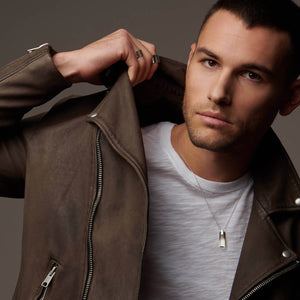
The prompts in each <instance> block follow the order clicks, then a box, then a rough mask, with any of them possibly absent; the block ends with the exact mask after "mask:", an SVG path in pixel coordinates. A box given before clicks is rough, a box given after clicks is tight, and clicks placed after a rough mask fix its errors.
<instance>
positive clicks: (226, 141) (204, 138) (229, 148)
mask: <svg viewBox="0 0 300 300" xmlns="http://www.w3.org/2000/svg"><path fill="white" fill-rule="evenodd" d="M182 111H183V117H184V120H185V124H186V128H187V132H188V135H189V138H190V140H191V142H192V144H193V145H194V146H196V147H198V148H202V149H206V150H208V151H212V152H233V151H234V152H236V149H235V148H236V146H237V141H238V140H239V137H238V136H235V134H234V133H232V132H228V131H227V130H226V131H225V130H222V129H220V128H218V127H216V126H212V125H205V128H203V127H202V126H201V127H196V126H195V125H194V124H193V117H194V115H193V110H192V109H189V108H188V106H187V104H186V100H185V99H184V100H183V106H182Z"/></svg>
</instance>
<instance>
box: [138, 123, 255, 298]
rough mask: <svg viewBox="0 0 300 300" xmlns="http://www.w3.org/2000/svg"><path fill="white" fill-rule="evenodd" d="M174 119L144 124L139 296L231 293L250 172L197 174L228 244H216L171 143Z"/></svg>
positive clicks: (195, 190)
mask: <svg viewBox="0 0 300 300" xmlns="http://www.w3.org/2000/svg"><path fill="white" fill-rule="evenodd" d="M173 126H174V124H171V123H167V122H164V123H158V124H155V125H152V126H149V127H146V128H144V129H143V130H142V133H143V140H144V144H145V151H146V159H147V164H148V176H149V191H150V201H149V225H148V226H149V227H148V239H147V244H146V248H145V255H144V263H143V272H142V283H141V294H140V295H141V299H142V300H148V299H151V300H159V299H163V300H166V299H178V300H183V299H185V300H187V299H193V300H195V299H201V300H212V299H214V300H225V299H229V296H230V291H231V287H232V283H233V279H234V276H235V272H236V268H237V264H238V261H239V256H240V252H241V248H242V244H243V240H244V236H245V232H246V228H247V224H248V221H249V216H250V211H251V207H252V202H253V181H252V178H251V177H250V175H249V174H246V175H244V176H242V177H241V178H239V179H237V180H235V181H233V182H226V183H223V182H221V183H220V182H213V181H208V180H205V179H203V178H200V177H197V180H198V181H199V183H200V186H201V188H202V190H204V192H205V197H206V199H207V201H208V202H209V204H210V207H211V210H212V211H213V212H214V214H215V216H216V218H217V221H218V223H219V224H220V225H221V226H225V224H226V223H227V221H228V219H229V218H230V215H231V214H232V211H233V207H234V205H235V203H236V201H238V203H237V206H236V208H235V211H234V213H233V215H232V217H231V219H230V222H229V224H228V226H227V228H226V239H227V247H226V248H225V249H222V248H219V246H218V245H219V229H218V226H217V225H216V222H215V221H214V219H213V217H212V215H211V213H210V211H209V210H208V207H207V204H206V202H205V200H204V198H203V196H202V195H203V194H202V192H201V190H200V188H199V185H198V184H197V182H196V177H195V176H196V175H194V174H193V173H192V172H191V171H190V170H189V169H188V168H187V166H186V165H185V164H184V162H183V161H182V160H181V158H180V157H179V156H178V154H177V153H176V151H175V150H174V148H173V146H172V144H171V130H172V128H173Z"/></svg>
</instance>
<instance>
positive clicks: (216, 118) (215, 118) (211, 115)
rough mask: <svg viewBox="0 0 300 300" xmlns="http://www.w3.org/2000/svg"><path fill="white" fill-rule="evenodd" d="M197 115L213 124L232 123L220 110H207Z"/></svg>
mask: <svg viewBox="0 0 300 300" xmlns="http://www.w3.org/2000/svg"><path fill="white" fill-rule="evenodd" d="M197 115H198V116H199V117H200V118H201V119H202V120H203V121H205V122H206V123H209V124H211V125H219V126H220V125H221V126H222V125H223V126H224V125H231V124H232V123H231V122H230V121H229V120H228V119H227V118H226V117H225V116H224V115H223V114H222V113H218V112H212V111H205V112H200V113H197Z"/></svg>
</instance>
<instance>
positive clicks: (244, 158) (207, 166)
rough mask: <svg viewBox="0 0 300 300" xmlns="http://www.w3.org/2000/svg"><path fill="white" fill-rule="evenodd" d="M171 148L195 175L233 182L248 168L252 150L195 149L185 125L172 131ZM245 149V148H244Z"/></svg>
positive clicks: (212, 179)
mask: <svg viewBox="0 0 300 300" xmlns="http://www.w3.org/2000/svg"><path fill="white" fill-rule="evenodd" d="M171 142H172V145H173V148H174V149H175V151H176V152H177V153H178V155H179V156H180V157H181V159H182V160H183V161H184V162H185V164H187V167H189V168H190V169H191V171H192V172H194V173H195V174H196V175H198V176H200V177H202V178H204V179H207V180H211V181H217V182H228V181H233V180H235V179H237V178H239V177H241V176H242V175H243V174H245V173H246V172H247V171H248V169H249V166H250V163H251V159H252V156H253V153H254V149H253V150H252V151H251V150H249V147H248V148H247V149H246V150H245V151H228V152H215V151H210V150H207V149H203V148H199V147H196V146H195V145H194V144H193V143H192V142H191V140H190V138H189V135H188V131H187V128H186V126H185V124H181V125H178V126H175V127H174V128H173V130H172V135H171ZM245 148H246V147H245Z"/></svg>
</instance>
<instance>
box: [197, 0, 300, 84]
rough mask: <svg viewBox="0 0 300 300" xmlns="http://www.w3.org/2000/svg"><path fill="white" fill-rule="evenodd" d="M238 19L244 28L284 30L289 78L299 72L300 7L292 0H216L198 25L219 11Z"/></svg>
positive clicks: (292, 77)
mask: <svg viewBox="0 0 300 300" xmlns="http://www.w3.org/2000/svg"><path fill="white" fill-rule="evenodd" d="M221 9H224V10H227V11H229V12H232V13H233V14H235V15H236V16H237V17H239V18H241V19H242V20H243V21H244V22H245V23H246V24H247V28H253V27H256V26H263V27H268V28H272V29H275V30H278V31H284V32H287V33H288V34H289V36H290V39H291V44H292V49H291V55H290V64H289V67H290V68H289V74H288V76H289V77H291V78H290V79H295V78H297V76H299V74H300V7H299V6H298V5H297V4H296V3H294V2H293V1H291V0H276V1H274V0H219V1H217V2H216V3H215V4H214V5H213V6H212V8H211V9H210V10H209V11H208V13H207V15H206V16H205V18H204V21H203V23H202V26H201V28H203V26H204V25H205V23H206V22H207V20H208V19H209V18H210V17H211V16H212V15H213V14H214V13H215V12H217V11H218V10H221Z"/></svg>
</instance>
